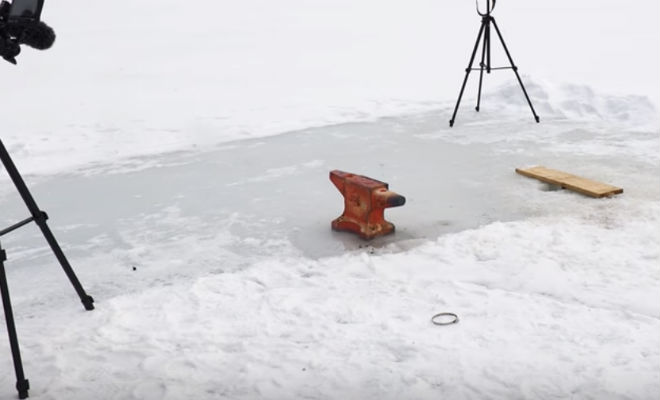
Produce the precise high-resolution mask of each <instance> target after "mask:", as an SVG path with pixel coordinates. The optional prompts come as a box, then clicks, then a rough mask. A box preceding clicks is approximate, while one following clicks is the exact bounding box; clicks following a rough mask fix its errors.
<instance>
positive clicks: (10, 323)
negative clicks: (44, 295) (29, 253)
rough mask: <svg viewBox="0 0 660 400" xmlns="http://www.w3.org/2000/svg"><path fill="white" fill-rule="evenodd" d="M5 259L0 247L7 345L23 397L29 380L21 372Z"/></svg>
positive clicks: (21, 365)
mask: <svg viewBox="0 0 660 400" xmlns="http://www.w3.org/2000/svg"><path fill="white" fill-rule="evenodd" d="M6 259H7V257H6V255H5V251H4V250H2V247H0V295H2V305H3V307H4V310H5V320H6V321H7V334H8V335H9V346H10V347H11V355H12V358H13V359H14V371H15V372H16V390H18V397H19V398H20V399H25V398H26V397H28V390H29V389H30V382H29V381H28V380H27V379H25V375H24V373H23V362H22V360H21V351H20V349H19V347H18V336H17V335H16V324H14V313H13V312H12V309H11V300H10V298H9V287H8V286H7V275H6V274H5V264H4V262H5V260H6Z"/></svg>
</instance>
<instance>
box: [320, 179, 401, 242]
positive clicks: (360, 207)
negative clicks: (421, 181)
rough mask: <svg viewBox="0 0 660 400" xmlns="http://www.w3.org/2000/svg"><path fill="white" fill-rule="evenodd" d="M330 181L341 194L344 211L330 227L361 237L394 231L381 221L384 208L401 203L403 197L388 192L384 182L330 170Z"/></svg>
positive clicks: (369, 237)
mask: <svg viewBox="0 0 660 400" xmlns="http://www.w3.org/2000/svg"><path fill="white" fill-rule="evenodd" d="M330 180H331V181H332V183H334V184H335V186H337V189H339V191H340V192H341V194H342V195H343V196H344V213H343V214H342V215H341V216H340V217H339V218H337V219H335V220H334V221H332V229H334V230H336V231H349V232H355V233H357V234H358V235H360V237H362V238H364V239H372V238H374V237H376V236H381V235H386V234H388V233H391V232H394V225H393V224H391V223H389V222H387V221H385V209H386V208H389V207H398V206H402V205H404V204H405V203H406V198H405V197H403V196H401V195H399V194H396V193H394V192H390V191H389V190H388V185H387V183H385V182H381V181H377V180H375V179H371V178H367V177H366V176H362V175H355V174H351V173H349V172H344V171H339V170H334V171H331V172H330Z"/></svg>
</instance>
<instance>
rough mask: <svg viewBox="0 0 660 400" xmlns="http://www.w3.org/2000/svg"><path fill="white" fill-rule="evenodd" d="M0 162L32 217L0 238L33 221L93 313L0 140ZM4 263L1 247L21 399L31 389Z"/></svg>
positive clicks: (0, 278) (0, 271)
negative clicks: (25, 370) (24, 364)
mask: <svg viewBox="0 0 660 400" xmlns="http://www.w3.org/2000/svg"><path fill="white" fill-rule="evenodd" d="M0 160H1V161H2V164H3V165H4V166H5V169H6V170H7V173H8V174H9V176H10V178H11V180H12V181H13V182H14V185H15V186H16V189H17V190H18V193H19V194H20V195H21V197H22V198H23V201H24V202H25V205H26V206H27V208H28V210H29V211H30V214H31V217H29V218H26V219H24V220H23V221H21V222H18V223H16V224H14V225H12V226H10V227H8V228H5V229H2V230H0V236H4V235H6V234H7V233H9V232H12V231H14V230H16V229H18V228H20V227H22V226H24V225H27V224H29V223H30V222H33V221H34V222H35V223H36V224H37V225H38V226H39V228H40V229H41V232H42V233H43V235H44V238H45V239H46V241H47V242H48V245H49V246H50V248H51V249H52V250H53V253H54V254H55V257H56V258H57V260H58V261H59V263H60V265H61V266H62V269H63V270H64V273H65V274H66V275H67V277H68V278H69V281H71V284H72V285H73V287H74V289H75V290H76V292H77V293H78V296H79V297H80V301H82V303H83V306H84V307H85V310H93V309H94V299H93V298H92V297H91V296H89V295H88V294H87V293H85V290H84V289H83V287H82V285H81V284H80V281H79V280H78V278H77V277H76V274H75V272H73V268H71V265H70V264H69V261H68V260H67V259H66V256H65V255H64V252H63V251H62V249H61V248H60V245H59V244H58V243H57V240H56V239H55V236H53V233H52V232H51V231H50V228H49V227H48V224H47V223H46V220H47V219H48V215H47V214H46V213H45V212H43V211H41V210H39V207H38V206H37V203H36V202H35V201H34V198H33V197H32V194H30V191H29V190H28V188H27V186H26V185H25V182H24V181H23V178H22V177H21V175H20V173H19V172H18V169H16V165H14V162H13V161H12V159H11V157H10V156H9V153H8V152H7V149H6V148H5V146H4V144H3V143H2V140H0ZM6 260H7V255H6V252H5V251H4V250H3V249H2V247H1V246H0V292H1V293H0V294H1V295H2V304H3V306H4V312H5V319H6V321H7V334H8V335H9V344H10V347H11V353H12V358H13V359H14V370H15V372H16V389H17V390H18V397H19V398H21V399H24V398H26V397H28V390H29V389H30V384H29V382H28V380H27V379H25V375H24V373H23V364H22V362H21V354H20V351H19V347H18V336H17V335H16V326H15V324H14V315H13V312H12V308H11V300H10V298H9V288H8V286H7V275H6V274H5V267H4V262H5V261H6Z"/></svg>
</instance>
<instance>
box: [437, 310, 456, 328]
mask: <svg viewBox="0 0 660 400" xmlns="http://www.w3.org/2000/svg"><path fill="white" fill-rule="evenodd" d="M438 317H453V319H452V320H451V321H448V322H438V321H436V320H435V319H436V318H438ZM431 322H432V323H433V325H441V326H442V325H452V324H457V323H458V315H456V314H454V313H450V312H441V313H440V314H435V315H434V316H433V317H431Z"/></svg>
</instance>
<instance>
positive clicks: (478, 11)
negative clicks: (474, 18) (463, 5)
mask: <svg viewBox="0 0 660 400" xmlns="http://www.w3.org/2000/svg"><path fill="white" fill-rule="evenodd" d="M490 1H491V0H486V12H485V13H482V12H481V11H480V10H479V0H475V3H477V14H479V15H481V16H482V17H489V16H490V13H492V12H493V10H494V9H495V3H497V0H493V4H492V6H491V4H490Z"/></svg>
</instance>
